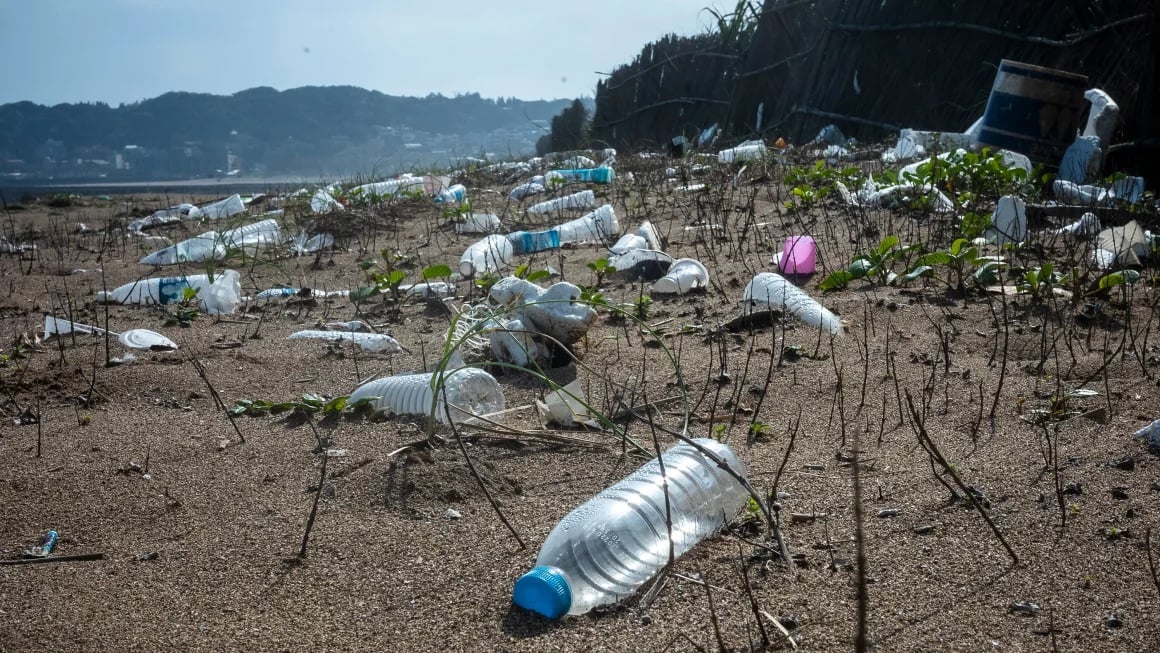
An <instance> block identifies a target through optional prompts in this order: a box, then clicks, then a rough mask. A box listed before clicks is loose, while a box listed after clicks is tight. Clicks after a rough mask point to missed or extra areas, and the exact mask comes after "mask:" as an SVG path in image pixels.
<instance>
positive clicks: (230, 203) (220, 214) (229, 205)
mask: <svg viewBox="0 0 1160 653" xmlns="http://www.w3.org/2000/svg"><path fill="white" fill-rule="evenodd" d="M245 211H246V203H245V202H243V201H242V196H241V195H238V194H237V193H235V194H233V195H230V196H229V197H227V198H225V199H224V200H219V201H217V202H213V203H212V204H206V205H205V206H202V207H199V208H196V209H194V210H192V211H190V212H189V218H190V219H191V220H192V219H196V218H201V219H205V220H221V219H224V218H232V217H233V216H235V215H237V214H239V213H245Z"/></svg>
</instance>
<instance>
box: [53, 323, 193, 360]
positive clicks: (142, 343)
mask: <svg viewBox="0 0 1160 653" xmlns="http://www.w3.org/2000/svg"><path fill="white" fill-rule="evenodd" d="M66 333H84V334H91V335H101V334H104V333H108V334H109V335H112V336H115V337H116V338H117V341H118V342H120V343H121V344H122V345H124V346H126V347H128V348H130V349H150V350H154V351H159V350H170V351H171V350H175V349H177V343H175V342H173V341H172V340H170V339H169V338H166V337H165V336H163V335H161V334H160V333H157V332H156V331H150V330H149V329H129V330H127V331H123V332H121V333H116V332H115V331H108V332H106V331H105V329H102V328H100V327H95V326H90V325H88V324H81V323H80V322H71V321H69V320H65V319H62V318H59V317H54V316H52V315H45V316H44V337H45V339H47V338H48V337H49V336H53V335H64V334H66Z"/></svg>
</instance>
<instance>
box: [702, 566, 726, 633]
mask: <svg viewBox="0 0 1160 653" xmlns="http://www.w3.org/2000/svg"><path fill="white" fill-rule="evenodd" d="M698 575H699V576H700V577H701V581H702V584H703V585H704V586H705V596H706V597H707V598H708V599H709V621H710V623H712V624H713V635H714V636H715V637H716V638H717V650H718V651H720V652H721V653H725V651H727V650H729V649H728V648H727V647H726V646H725V638H724V637H722V636H721V623H720V622H719V621H718V620H717V606H716V604H715V603H713V588H711V587H710V586H709V581H706V580H705V574H704V573H703V572H698Z"/></svg>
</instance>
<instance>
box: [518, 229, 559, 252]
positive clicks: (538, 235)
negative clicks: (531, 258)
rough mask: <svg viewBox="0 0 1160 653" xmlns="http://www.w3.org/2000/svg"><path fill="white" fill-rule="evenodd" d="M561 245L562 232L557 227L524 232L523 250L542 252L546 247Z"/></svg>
mask: <svg viewBox="0 0 1160 653" xmlns="http://www.w3.org/2000/svg"><path fill="white" fill-rule="evenodd" d="M559 247H560V232H558V231H556V230H555V229H548V230H547V231H525V232H524V233H523V251H525V252H540V251H543V250H546V249H557V248H559Z"/></svg>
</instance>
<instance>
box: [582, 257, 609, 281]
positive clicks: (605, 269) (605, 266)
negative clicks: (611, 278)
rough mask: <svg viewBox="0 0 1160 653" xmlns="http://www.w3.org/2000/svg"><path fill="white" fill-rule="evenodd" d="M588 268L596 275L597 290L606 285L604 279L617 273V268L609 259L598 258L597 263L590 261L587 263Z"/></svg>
mask: <svg viewBox="0 0 1160 653" xmlns="http://www.w3.org/2000/svg"><path fill="white" fill-rule="evenodd" d="M587 267H588V269H589V270H592V272H594V273H595V274H596V287H597V288H599V287H600V285H601V284H603V283H604V277H606V276H608V275H610V274H615V273H616V266H614V265H612V264H610V263H609V262H608V259H607V258H598V259H596V260H595V261H590V262H589V263H587Z"/></svg>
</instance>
